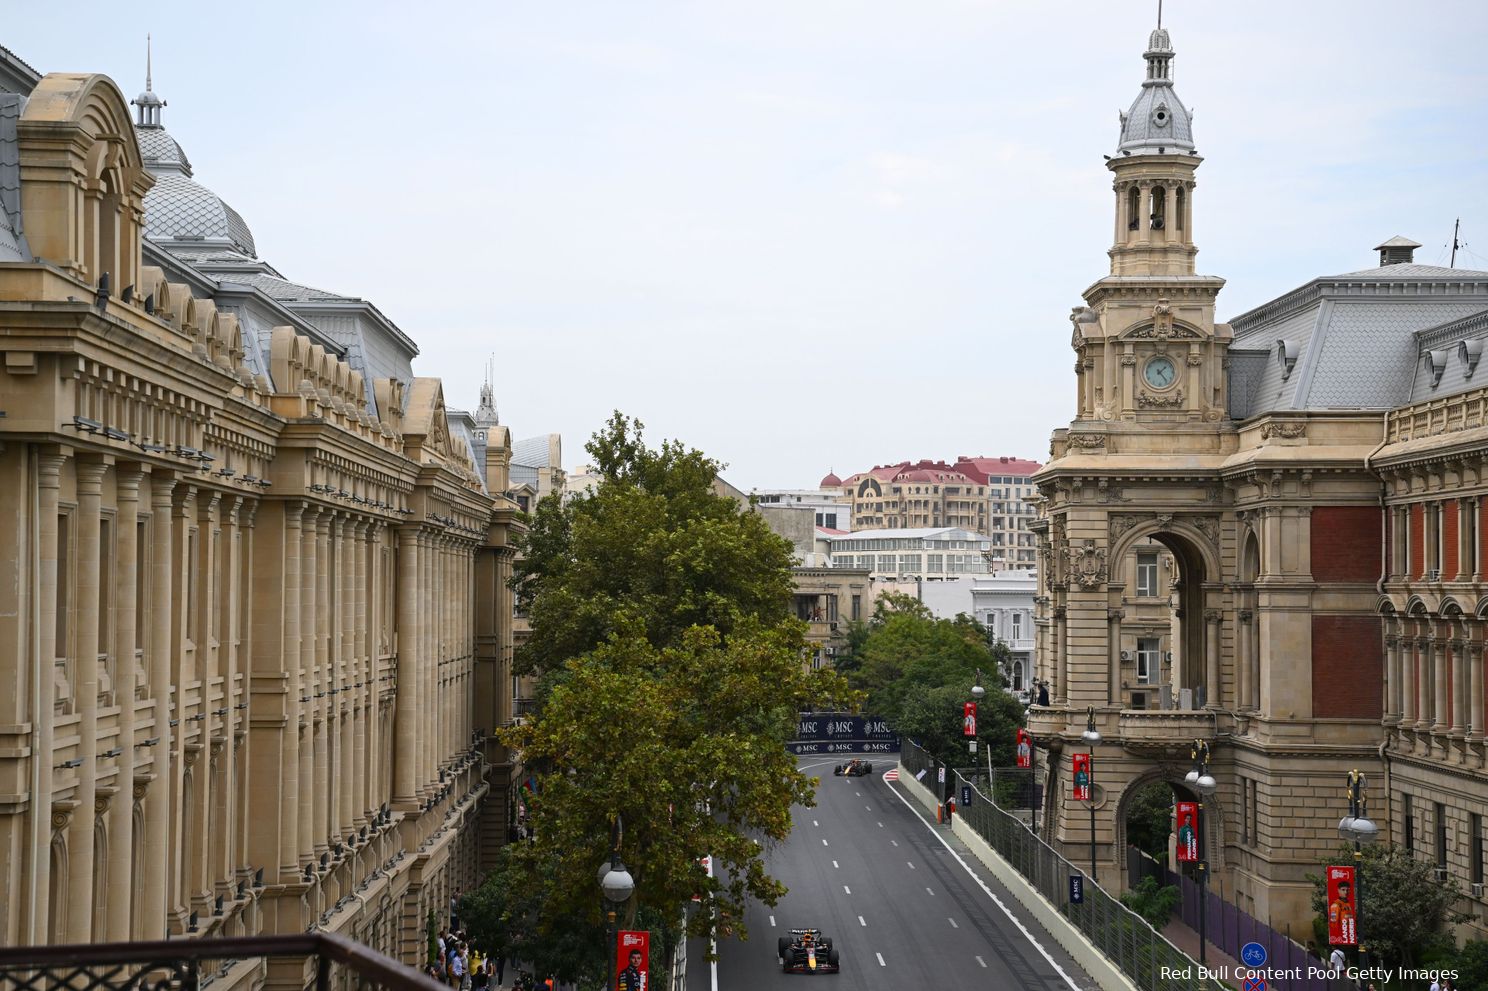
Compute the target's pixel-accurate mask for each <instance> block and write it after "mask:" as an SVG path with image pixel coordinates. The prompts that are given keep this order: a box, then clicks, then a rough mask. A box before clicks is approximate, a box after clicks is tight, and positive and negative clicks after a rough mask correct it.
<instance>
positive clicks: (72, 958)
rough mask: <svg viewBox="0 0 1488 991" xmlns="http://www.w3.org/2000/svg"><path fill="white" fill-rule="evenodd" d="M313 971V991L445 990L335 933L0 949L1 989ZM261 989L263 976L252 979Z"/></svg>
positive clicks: (116, 990)
mask: <svg viewBox="0 0 1488 991" xmlns="http://www.w3.org/2000/svg"><path fill="white" fill-rule="evenodd" d="M286 958H287V959H290V960H295V959H298V960H301V961H304V962H307V963H310V964H312V965H313V968H314V978H313V983H314V987H315V988H316V991H337V989H342V991H353V989H354V991H362V989H374V988H386V989H387V991H448V988H446V987H445V986H444V985H443V984H441V983H439V982H438V981H436V980H434V979H433V978H431V977H427V976H425V975H424V974H421V973H419V972H418V971H417V970H415V969H413V968H412V967H409V966H406V965H405V964H401V963H399V962H398V961H396V960H394V959H392V958H391V957H388V956H384V955H383V954H381V953H378V952H377V951H376V950H374V949H372V948H371V947H369V946H364V945H362V944H361V943H357V942H354V941H352V940H350V939H347V938H346V937H345V936H338V935H336V934H334V933H325V932H316V933H301V934H295V935H289V936H247V937H241V938H238V937H229V938H211V939H171V940H158V941H153V942H138V943H82V944H77V945H72V946H7V947H0V991H93V989H104V991H198V989H200V988H205V987H207V986H208V985H210V984H212V983H214V982H215V981H216V980H217V979H218V978H220V977H222V976H225V975H226V974H227V973H228V971H229V970H230V969H231V968H233V967H234V966H236V965H239V964H242V963H245V962H250V961H252V962H257V965H258V967H259V969H260V971H261V972H262V973H266V972H267V961H269V960H270V959H286ZM254 983H255V984H262V983H263V981H262V978H261V977H260V979H258V980H256V981H254Z"/></svg>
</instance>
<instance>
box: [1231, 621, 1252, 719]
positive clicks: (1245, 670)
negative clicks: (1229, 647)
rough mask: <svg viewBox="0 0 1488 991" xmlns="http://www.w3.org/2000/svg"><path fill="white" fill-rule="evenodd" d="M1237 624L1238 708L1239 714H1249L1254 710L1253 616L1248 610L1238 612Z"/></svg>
mask: <svg viewBox="0 0 1488 991" xmlns="http://www.w3.org/2000/svg"><path fill="white" fill-rule="evenodd" d="M1235 618H1236V619H1237V620H1238V623H1237V625H1236V627H1235V641H1236V645H1235V681H1236V682H1237V687H1238V688H1239V696H1240V697H1239V701H1238V703H1237V704H1238V706H1239V708H1240V711H1241V712H1249V711H1250V710H1251V709H1254V708H1255V695H1256V693H1255V687H1254V684H1253V683H1252V682H1251V680H1250V641H1251V635H1250V624H1251V622H1252V621H1253V620H1254V618H1255V614H1254V613H1252V612H1251V611H1250V610H1249V609H1242V610H1240V612H1239V614H1238V615H1237V616H1236V617H1235Z"/></svg>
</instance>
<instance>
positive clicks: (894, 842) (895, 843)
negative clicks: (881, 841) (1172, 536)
mask: <svg viewBox="0 0 1488 991" xmlns="http://www.w3.org/2000/svg"><path fill="white" fill-rule="evenodd" d="M889 842H890V843H892V844H894V845H895V846H898V845H899V841H898V840H889Z"/></svg>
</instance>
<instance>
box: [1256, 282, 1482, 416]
mask: <svg viewBox="0 0 1488 991" xmlns="http://www.w3.org/2000/svg"><path fill="white" fill-rule="evenodd" d="M1479 317H1483V319H1482V320H1481V321H1479V320H1478V318H1479ZM1464 321H1465V322H1464ZM1230 324H1231V327H1232V328H1233V330H1234V332H1235V340H1234V344H1233V345H1232V346H1231V349H1230V351H1231V360H1230V370H1229V388H1230V414H1231V416H1232V417H1234V418H1235V419H1247V418H1249V417H1253V416H1258V415H1260V414H1263V413H1268V412H1275V411H1280V410H1294V409H1295V410H1303V409H1306V410H1325V409H1394V408H1397V407H1400V406H1404V405H1407V404H1409V403H1411V402H1413V401H1417V400H1419V399H1421V398H1423V390H1424V394H1430V395H1443V394H1447V393H1446V392H1445V391H1444V390H1447V389H1451V388H1453V382H1454V381H1459V380H1460V381H1462V382H1466V379H1465V378H1462V379H1459V380H1454V379H1452V378H1451V377H1449V376H1447V375H1446V374H1445V373H1443V375H1442V376H1441V382H1440V383H1438V384H1437V385H1436V386H1435V387H1434V388H1433V387H1431V386H1430V385H1429V384H1427V385H1424V386H1423V384H1422V383H1423V376H1424V380H1425V381H1426V382H1427V383H1429V382H1430V379H1431V378H1432V373H1430V372H1428V371H1425V370H1424V369H1423V357H1422V355H1423V347H1426V349H1428V350H1429V349H1430V346H1427V345H1423V344H1422V335H1423V334H1426V333H1427V332H1431V331H1433V329H1434V328H1435V329H1437V330H1435V331H1434V333H1435V336H1432V337H1431V341H1433V342H1436V343H1435V344H1434V345H1432V346H1434V347H1435V348H1436V349H1437V350H1441V349H1442V348H1443V347H1445V346H1446V345H1444V344H1442V343H1440V342H1439V341H1438V338H1444V337H1451V338H1452V340H1451V342H1450V344H1451V346H1452V347H1453V348H1455V347H1456V341H1457V340H1458V339H1459V337H1461V336H1471V335H1472V334H1477V335H1478V336H1488V272H1477V271H1471V270H1466V269H1451V268H1441V267H1439V266H1435V265H1416V264H1412V263H1406V264H1400V265H1387V266H1384V267H1381V268H1371V269H1363V270H1361V271H1358V272H1347V273H1344V274H1342V275H1332V276H1325V277H1323V278H1320V279H1315V280H1313V281H1312V282H1310V283H1308V284H1307V285H1305V286H1302V287H1301V288H1299V289H1296V290H1293V291H1292V292H1290V293H1287V294H1286V295H1284V296H1282V297H1280V298H1278V299H1276V300H1273V301H1271V302H1269V303H1266V304H1264V305H1262V306H1259V307H1257V308H1256V309H1254V310H1251V311H1249V312H1248V313H1244V314H1242V315H1240V316H1238V317H1236V318H1234V319H1233V320H1231V321H1230ZM1480 324H1481V328H1480ZM1441 328H1446V329H1441ZM1479 328H1480V329H1479ZM1453 335H1457V336H1453ZM1283 342H1284V343H1283ZM1283 351H1285V353H1286V355H1287V356H1289V357H1295V362H1294V363H1293V365H1292V367H1291V369H1290V372H1288V369H1287V364H1286V361H1284V360H1283ZM1454 360H1455V359H1454ZM1485 377H1488V373H1485ZM1466 387H1468V388H1473V387H1477V386H1476V384H1474V383H1467V385H1466Z"/></svg>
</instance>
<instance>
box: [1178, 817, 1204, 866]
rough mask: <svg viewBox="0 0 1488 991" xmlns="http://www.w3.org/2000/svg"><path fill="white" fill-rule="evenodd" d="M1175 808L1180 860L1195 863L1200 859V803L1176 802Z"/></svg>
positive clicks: (1185, 862) (1182, 862)
mask: <svg viewBox="0 0 1488 991" xmlns="http://www.w3.org/2000/svg"><path fill="white" fill-rule="evenodd" d="M1173 810H1174V817H1175V818H1176V819H1177V820H1178V862H1179V863H1180V864H1192V863H1195V862H1196V861H1197V860H1198V859H1199V803H1198V802H1175V803H1174V804H1173Z"/></svg>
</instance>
